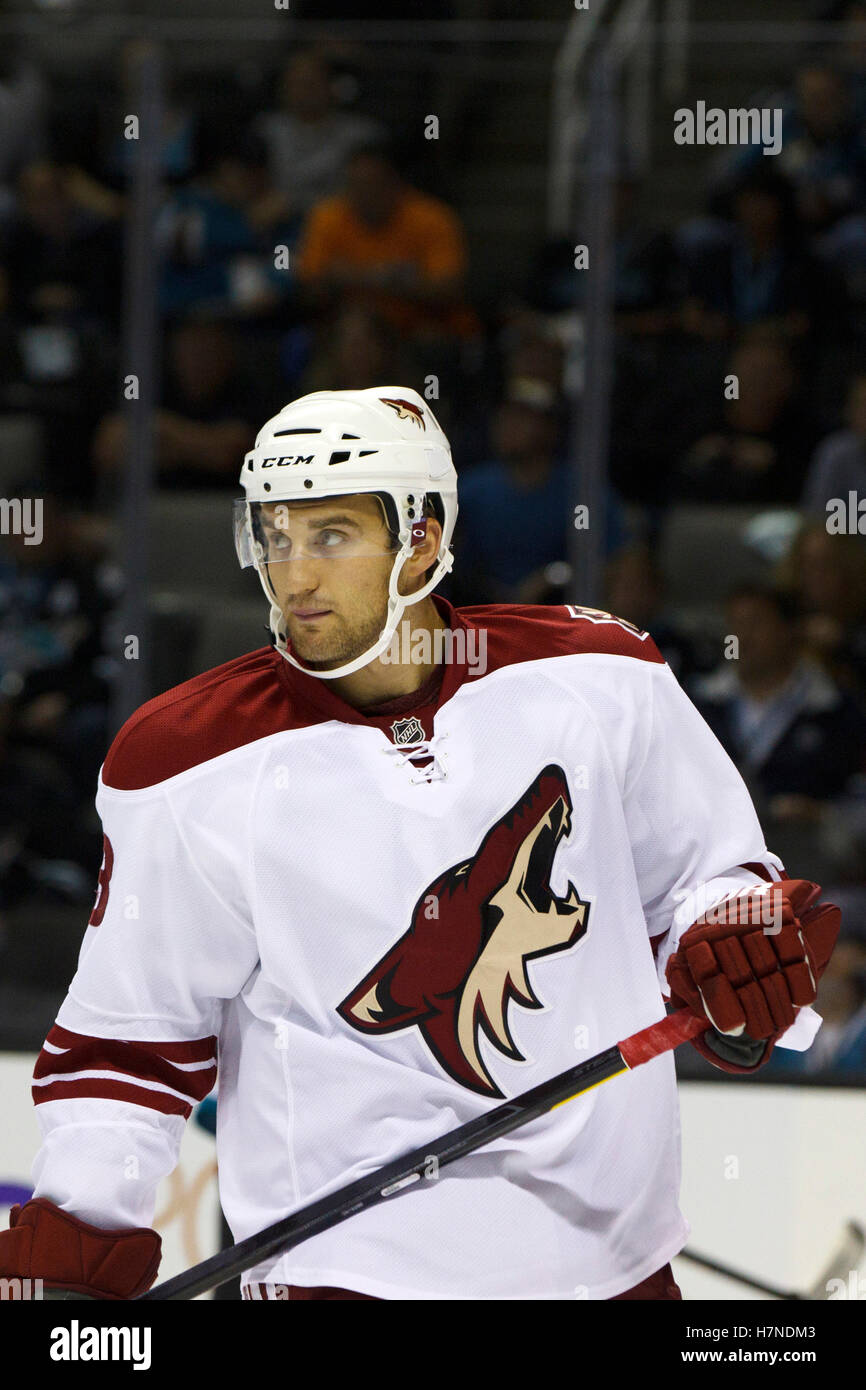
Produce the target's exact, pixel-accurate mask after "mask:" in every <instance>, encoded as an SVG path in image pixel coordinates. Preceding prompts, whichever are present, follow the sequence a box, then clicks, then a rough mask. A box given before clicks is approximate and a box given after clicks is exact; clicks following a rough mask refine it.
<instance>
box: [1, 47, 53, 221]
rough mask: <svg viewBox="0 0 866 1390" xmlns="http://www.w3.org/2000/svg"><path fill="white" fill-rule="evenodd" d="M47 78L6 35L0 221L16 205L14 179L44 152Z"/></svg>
mask: <svg viewBox="0 0 866 1390" xmlns="http://www.w3.org/2000/svg"><path fill="white" fill-rule="evenodd" d="M45 99H46V87H45V82H44V79H43V77H42V75H41V73H40V72H39V70H38V68H36V67H35V66H34V65H32V64H31V63H29V62H27V61H26V60H25V59H24V58H23V57H22V56H21V55H20V54H19V53H18V52H17V51H16V47H15V41H14V39H11V38H10V36H9V35H8V34H6V35H4V41H3V55H2V57H0V221H5V219H6V218H7V217H8V216H9V215H10V213H11V211H12V208H13V206H14V185H15V181H16V179H17V177H18V174H19V173H20V171H21V169H23V168H24V166H25V164H31V163H33V161H35V160H37V159H39V158H41V157H42V156H43V155H44V153H45Z"/></svg>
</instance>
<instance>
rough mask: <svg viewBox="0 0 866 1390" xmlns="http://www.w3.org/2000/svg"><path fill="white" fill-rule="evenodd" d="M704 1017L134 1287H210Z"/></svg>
mask: <svg viewBox="0 0 866 1390" xmlns="http://www.w3.org/2000/svg"><path fill="white" fill-rule="evenodd" d="M708 1026H709V1025H708V1023H707V1020H706V1019H705V1018H704V1019H702V1018H698V1017H697V1016H696V1015H695V1014H693V1013H692V1012H691V1010H689V1009H678V1010H677V1011H676V1012H675V1013H672V1014H669V1015H668V1016H667V1018H662V1019H659V1021H658V1022H657V1023H653V1024H651V1025H650V1026H649V1028H642V1029H641V1030H640V1032H638V1033H633V1034H632V1036H631V1037H630V1038H625V1039H624V1040H623V1041H622V1042H619V1043H614V1045H613V1047H609V1048H607V1049H606V1050H605V1051H604V1052H599V1053H597V1054H596V1056H595V1057H590V1058H589V1060H588V1061H586V1062H580V1063H578V1065H577V1066H576V1067H569V1069H568V1071H564V1072H560V1073H559V1075H558V1076H553V1077H551V1078H550V1080H549V1081H543V1082H542V1083H541V1085H540V1086H535V1087H534V1088H533V1089H532V1090H531V1091H524V1093H523V1095H520V1096H515V1097H514V1099H513V1100H507V1101H504V1102H503V1104H502V1105H497V1106H496V1108H495V1109H493V1110H488V1111H487V1112H486V1113H485V1114H483V1115H478V1116H477V1117H476V1118H475V1119H474V1120H469V1121H468V1123H467V1124H465V1125H460V1126H459V1127H458V1128H457V1129H452V1130H451V1131H450V1133H448V1134H443V1135H442V1136H441V1138H439V1139H433V1140H431V1142H430V1143H429V1144H428V1145H427V1146H426V1147H425V1148H423V1149H413V1150H412V1151H411V1153H407V1154H403V1155H402V1157H401V1158H396V1159H394V1160H393V1162H391V1163H387V1164H386V1165H385V1166H384V1168H378V1169H377V1170H376V1171H375V1172H374V1173H367V1174H365V1176H364V1177H362V1178H358V1179H357V1180H356V1181H355V1182H352V1183H349V1184H348V1185H347V1186H346V1187H341V1188H338V1190H337V1191H336V1192H332V1193H330V1194H329V1195H328V1196H327V1197H321V1198H320V1199H319V1201H317V1202H311V1203H310V1204H309V1206H306V1207H301V1209H300V1210H299V1211H295V1212H292V1214H291V1216H286V1217H283V1219H282V1220H281V1221H275V1222H274V1224H273V1225H272V1226H267V1227H266V1228H265V1229H264V1230H263V1231H259V1232H258V1234H257V1235H254V1236H249V1237H248V1238H247V1239H246V1240H242V1241H240V1242H239V1244H237V1245H232V1246H230V1247H229V1248H228V1249H227V1250H221V1251H220V1252H219V1253H218V1254H216V1255H212V1256H211V1258H210V1259H209V1260H203V1261H202V1263H201V1264H198V1265H194V1266H193V1268H192V1269H188V1270H186V1271H185V1272H184V1273H183V1274H178V1275H176V1276H175V1278H174V1279H167V1280H166V1282H165V1283H164V1284H157V1286H156V1288H153V1289H151V1290H150V1292H149V1293H145V1294H141V1295H139V1300H137V1301H140V1300H141V1299H152V1300H154V1299H181V1298H197V1297H198V1295H199V1294H202V1293H207V1291H208V1290H209V1289H213V1288H216V1287H217V1285H219V1284H224V1283H226V1281H227V1280H228V1279H233V1278H235V1277H236V1276H237V1275H239V1274H242V1273H243V1271H244V1270H245V1269H250V1268H251V1267H252V1266H253V1265H256V1264H259V1263H260V1262H261V1261H262V1260H266V1259H267V1258H268V1257H269V1256H270V1255H282V1254H284V1253H285V1252H286V1251H287V1250H291V1249H292V1248H293V1247H294V1246H296V1245H299V1244H300V1243H301V1241H303V1240H308V1239H309V1238H310V1236H315V1235H319V1234H320V1233H321V1232H322V1231H327V1230H330V1228H331V1227H332V1226H337V1225H338V1224H339V1223H340V1222H341V1221H345V1220H346V1218H347V1217H349V1216H354V1214H355V1213H356V1212H359V1211H366V1210H367V1208H368V1207H374V1206H377V1205H378V1203H379V1202H383V1201H387V1200H388V1199H389V1198H391V1197H392V1196H396V1194H397V1193H399V1192H405V1191H406V1189H407V1188H409V1187H411V1186H412V1185H413V1183H416V1182H420V1181H421V1179H422V1178H425V1177H426V1178H431V1177H436V1176H438V1173H439V1169H440V1168H444V1167H445V1165H446V1164H447V1163H453V1162H454V1160H455V1159H457V1158H463V1157H464V1155H466V1154H469V1153H472V1152H473V1151H474V1150H475V1149H478V1148H480V1147H481V1146H482V1144H489V1143H490V1141H491V1140H492V1139H499V1138H501V1136H502V1135H504V1134H510V1132H511V1131H512V1130H513V1129H517V1128H518V1127H519V1126H520V1125H525V1124H526V1123H527V1122H528V1121H529V1120H534V1119H536V1118H537V1117H538V1116H539V1115H544V1114H546V1112H547V1111H548V1110H553V1109H554V1107H555V1106H557V1105H562V1104H564V1102H565V1101H567V1100H572V1099H573V1098H574V1097H575V1096H578V1095H582V1094H583V1093H584V1092H585V1091H589V1090H590V1089H591V1088H592V1087H593V1086H599V1085H600V1084H601V1083H602V1082H603V1081H608V1080H609V1079H610V1078H611V1077H612V1076H618V1075H619V1073H620V1072H624V1071H630V1070H631V1069H632V1068H634V1067H637V1066H640V1065H641V1063H643V1062H648V1061H650V1060H651V1058H653V1057H658V1056H659V1055H660V1054H661V1053H662V1052H668V1051H670V1050H671V1048H674V1047H678V1046H679V1044H680V1043H682V1042H686V1041H687V1040H688V1039H689V1038H695V1037H697V1036H698V1034H699V1033H703V1032H705V1031H706V1029H707V1028H708Z"/></svg>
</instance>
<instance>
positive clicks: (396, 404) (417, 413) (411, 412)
mask: <svg viewBox="0 0 866 1390" xmlns="http://www.w3.org/2000/svg"><path fill="white" fill-rule="evenodd" d="M379 400H380V401H381V402H382V404H383V405H389V406H390V407H391V409H392V410H396V412H397V414H398V415H399V417H400V419H401V420H414V421H415V424H416V425H418V426H420V428H421V429H422V430H426V428H427V422H426V421H425V419H424V412H423V410H422V409H421V408H420V406H417V405H413V404H412V402H411V401H404V400H401V399H400V397H399V396H397V397H396V398H395V399H394V400H391V399H390V398H389V397H388V396H380V397H379Z"/></svg>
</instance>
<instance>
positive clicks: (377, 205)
mask: <svg viewBox="0 0 866 1390" xmlns="http://www.w3.org/2000/svg"><path fill="white" fill-rule="evenodd" d="M297 273H298V278H299V280H300V281H301V282H302V283H303V284H304V285H305V286H306V287H307V290H308V292H309V295H310V298H311V300H312V301H313V303H314V304H317V305H319V306H320V307H323V308H325V309H333V308H334V307H335V306H336V305H338V304H344V303H347V302H348V303H355V304H361V305H363V306H365V307H367V308H373V309H376V310H378V311H379V312H380V313H382V314H383V315H384V316H385V317H386V318H387V319H389V320H390V321H391V322H392V323H393V324H394V325H395V327H397V328H398V329H399V330H400V331H401V332H403V333H406V334H409V335H410V336H412V337H415V338H419V339H420V338H429V337H433V338H437V337H440V338H449V337H463V336H471V335H472V334H474V333H475V331H476V329H477V324H476V320H475V316H474V315H473V314H472V313H471V312H470V311H469V310H468V309H467V308H466V306H465V302H464V280H465V274H466V245H465V238H464V233H463V228H462V226H461V224H460V221H459V219H458V217H457V216H456V214H455V213H454V212H452V210H451V209H450V208H449V207H447V206H446V204H445V203H443V202H441V201H440V200H439V199H437V198H430V197H428V196H427V195H426V194H424V193H420V192H418V191H417V190H416V189H414V188H411V187H410V186H409V185H408V184H407V183H405V182H404V180H403V179H402V178H401V177H400V175H399V174H398V172H397V169H396V167H395V165H394V163H393V161H392V159H391V157H390V155H389V154H388V153H387V152H386V150H385V148H384V147H383V146H368V147H365V148H363V149H359V150H356V151H355V153H354V154H353V155H352V156H351V158H350V160H349V163H348V167H347V174H346V186H345V191H344V192H343V193H342V194H340V195H339V196H338V197H335V198H329V199H326V200H325V201H324V202H321V203H318V204H316V206H315V207H314V208H313V210H312V212H311V213H310V218H309V222H308V223H307V226H306V228H305V230H304V232H303V234H302V237H301V244H300V247H299V251H298V261H297Z"/></svg>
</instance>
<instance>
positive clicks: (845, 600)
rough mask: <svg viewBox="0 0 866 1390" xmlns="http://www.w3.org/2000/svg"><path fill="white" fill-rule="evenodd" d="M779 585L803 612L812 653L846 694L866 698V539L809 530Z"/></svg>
mask: <svg viewBox="0 0 866 1390" xmlns="http://www.w3.org/2000/svg"><path fill="white" fill-rule="evenodd" d="M777 582H778V583H779V584H780V585H781V586H782V587H783V588H784V589H785V590H786V591H787V592H789V593H791V594H792V595H793V596H794V597H795V599H796V600H797V602H798V603H799V604H800V606H801V608H802V611H803V638H804V641H805V644H806V647H807V649H808V651H809V654H810V655H811V656H812V658H813V659H814V660H815V661H818V662H820V663H821V664H822V665H823V666H824V667H825V669H826V670H827V671H828V672H829V673H830V675H831V676H832V677H833V679H834V680H836V681H838V682H839V684H840V685H842V686H843V687H844V688H845V689H847V690H851V691H853V692H854V693H855V694H857V695H860V696H863V695H864V694H866V538H864V537H862V536H860V535H831V534H830V533H829V532H828V531H827V527H826V521H815V522H810V523H807V524H806V525H804V526H803V528H802V529H801V531H800V533H799V534H798V535H797V537H796V538H795V540H794V543H793V545H792V546H791V549H790V551H789V553H788V555H787V556H786V557H785V559H784V560H783V561H782V563H781V564H780V566H779V569H778V572H777Z"/></svg>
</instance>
